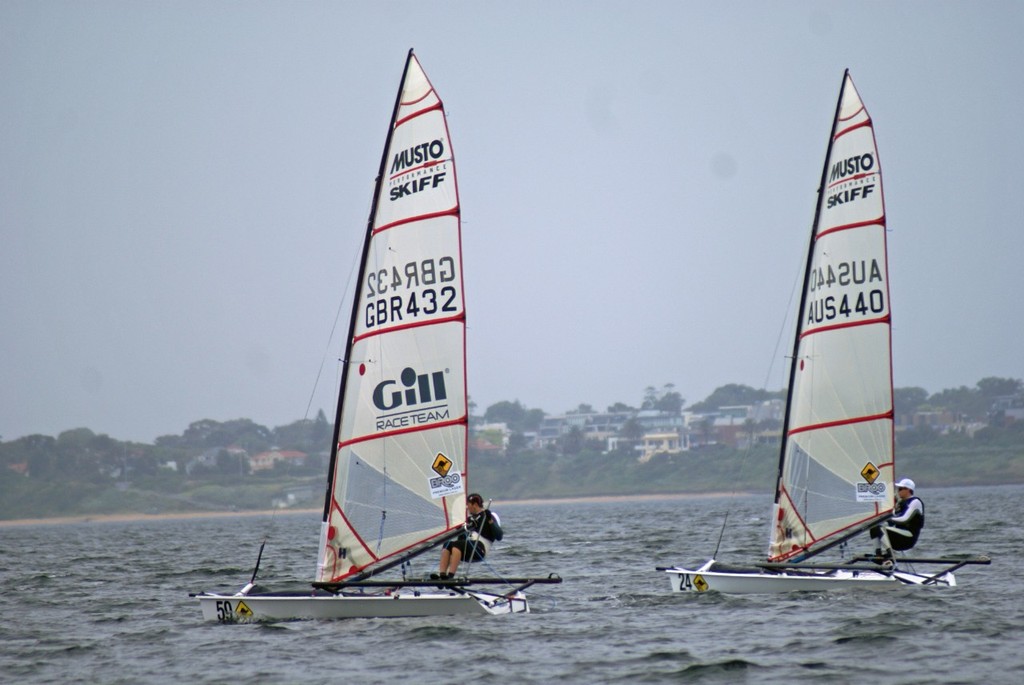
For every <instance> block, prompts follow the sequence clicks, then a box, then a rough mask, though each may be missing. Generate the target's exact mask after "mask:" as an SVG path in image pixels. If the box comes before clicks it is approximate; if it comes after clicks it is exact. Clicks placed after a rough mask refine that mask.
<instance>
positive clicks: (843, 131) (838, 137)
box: [833, 107, 871, 140]
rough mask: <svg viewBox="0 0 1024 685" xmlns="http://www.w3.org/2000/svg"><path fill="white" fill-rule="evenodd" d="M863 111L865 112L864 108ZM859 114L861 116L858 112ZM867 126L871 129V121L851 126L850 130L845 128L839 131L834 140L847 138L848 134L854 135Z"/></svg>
mask: <svg viewBox="0 0 1024 685" xmlns="http://www.w3.org/2000/svg"><path fill="white" fill-rule="evenodd" d="M861 111H863V107H862V108H861ZM858 114H859V112H858ZM851 118H852V117H851ZM865 126H867V127H868V128H870V127H871V119H867V120H866V121H862V122H860V123H859V124H854V125H853V126H850V127H849V128H844V129H843V130H842V131H838V132H837V133H836V135H835V138H834V139H833V140H839V139H840V138H842V137H843V136H845V135H846V134H847V133H853V132H854V131H856V130H857V129H859V128H864V127H865Z"/></svg>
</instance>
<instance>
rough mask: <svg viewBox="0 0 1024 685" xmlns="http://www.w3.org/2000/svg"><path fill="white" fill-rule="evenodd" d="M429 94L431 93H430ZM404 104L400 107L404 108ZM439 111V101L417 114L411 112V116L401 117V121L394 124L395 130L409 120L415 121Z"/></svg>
mask: <svg viewBox="0 0 1024 685" xmlns="http://www.w3.org/2000/svg"><path fill="white" fill-rule="evenodd" d="M431 92H433V91H431ZM427 95H430V93H427ZM423 97H426V95H424V96H423ZM420 99H421V100H422V99H423V98H420ZM405 104H406V103H404V102H403V103H402V106H403V107H404V106H405ZM439 109H441V102H440V100H438V102H437V103H436V104H434V105H431V106H430V107H427V108H426V109H421V110H419V111H418V112H413V113H412V114H410V115H409V116H407V117H402V118H401V119H399V120H398V121H396V122H395V128H398V127H399V126H401V125H402V124H404V123H405V122H407V121H409V120H411V119H415V118H416V117H420V116H423V115H424V114H429V113H430V112H436V111H437V110H439Z"/></svg>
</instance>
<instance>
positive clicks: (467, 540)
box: [430, 492, 505, 580]
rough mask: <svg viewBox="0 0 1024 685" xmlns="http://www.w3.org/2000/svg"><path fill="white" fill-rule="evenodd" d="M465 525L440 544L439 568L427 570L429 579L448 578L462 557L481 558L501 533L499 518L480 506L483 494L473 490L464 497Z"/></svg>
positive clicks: (469, 558) (500, 536)
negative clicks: (455, 535)
mask: <svg viewBox="0 0 1024 685" xmlns="http://www.w3.org/2000/svg"><path fill="white" fill-rule="evenodd" d="M466 510H467V511H468V512H469V515H468V516H466V525H465V526H464V529H463V531H462V532H461V533H459V535H458V537H456V538H454V539H452V540H449V541H448V542H446V543H444V547H442V548H441V568H440V570H439V572H438V573H431V574H430V578H431V580H448V579H450V578H454V577H455V572H456V571H458V570H459V563H460V562H461V561H462V560H463V559H465V560H466V561H482V560H483V558H484V557H485V556H487V551H488V550H489V549H490V548H491V544H492V543H493V542H495V541H497V540H501V539H502V538H503V537H505V534H504V532H502V530H501V520H500V519H499V518H498V515H497V514H495V513H494V512H492V511H490V510H489V509H484V498H483V497H481V496H480V495H479V494H477V493H475V492H474V493H473V494H471V495H470V496H469V497H467V498H466Z"/></svg>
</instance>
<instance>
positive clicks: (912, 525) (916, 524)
mask: <svg viewBox="0 0 1024 685" xmlns="http://www.w3.org/2000/svg"><path fill="white" fill-rule="evenodd" d="M914 500H917V501H918V502H920V503H921V512H920V514H919V515H917V516H911V517H910V518H909V519H908V520H906V521H889V523H888V525H889V527H891V528H901V529H903V530H905V531H908V532H909V533H910V538H909V539H907V538H906V536H903V535H890V536H889V541H890V542H891V543H892V547H893V549H896V550H905V549H910V548H911V547H913V546H914V545H916V544H917V538H918V537H920V535H921V529H922V528H924V502H923V501H922V500H921V499H920V498H919V497H916V496H914V495H911V496H910V497H908V498H907V499H905V500H900V502H899V503H898V504H897V505H896V512H895V513H896V516H902V515H903V514H904V513H906V511H907V509H908V508H910V503H911V502H913V501H914Z"/></svg>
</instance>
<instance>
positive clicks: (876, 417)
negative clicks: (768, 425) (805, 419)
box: [786, 409, 893, 435]
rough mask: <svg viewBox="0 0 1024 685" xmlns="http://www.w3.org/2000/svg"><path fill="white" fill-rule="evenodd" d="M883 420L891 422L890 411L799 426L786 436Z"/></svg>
mask: <svg viewBox="0 0 1024 685" xmlns="http://www.w3.org/2000/svg"><path fill="white" fill-rule="evenodd" d="M883 420H889V421H892V420H893V410H892V409H890V410H889V411H887V412H883V413H881V414H872V415H871V416H856V417H853V418H849V419H842V420H840V421H826V422H824V423H813V424H810V425H807V426H800V427H799V428H793V429H791V430H790V431H789V432H788V433H787V434H786V435H796V434H797V433H806V432H807V431H814V430H824V429H825V428H836V427H837V426H849V425H851V424H855V423H869V422H871V421H883Z"/></svg>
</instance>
